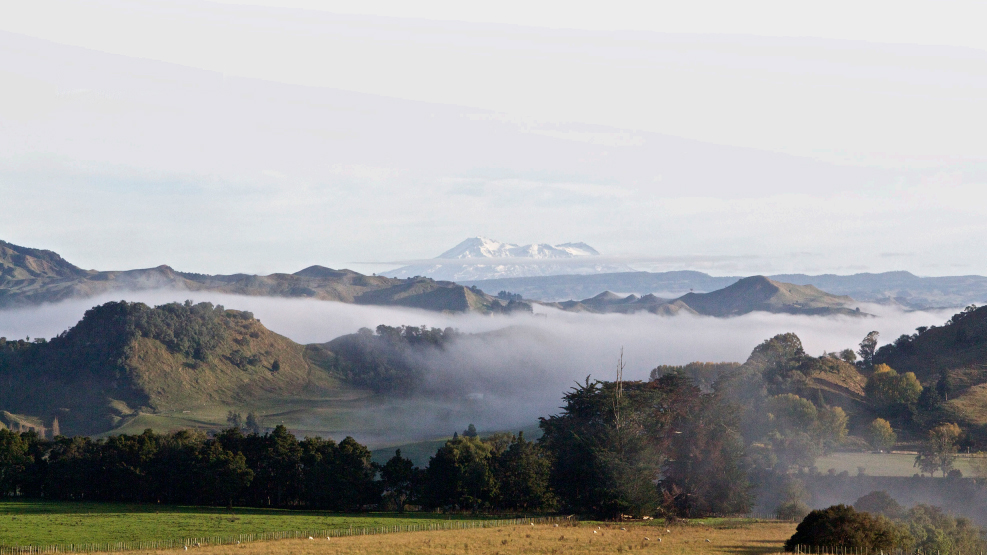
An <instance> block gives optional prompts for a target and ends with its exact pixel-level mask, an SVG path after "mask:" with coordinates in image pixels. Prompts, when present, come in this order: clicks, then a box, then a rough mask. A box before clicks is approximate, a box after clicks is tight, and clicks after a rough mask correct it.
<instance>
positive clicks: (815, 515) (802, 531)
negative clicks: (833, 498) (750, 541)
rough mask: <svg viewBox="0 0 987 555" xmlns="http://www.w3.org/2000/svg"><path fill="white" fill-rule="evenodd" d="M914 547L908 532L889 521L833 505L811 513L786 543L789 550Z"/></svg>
mask: <svg viewBox="0 0 987 555" xmlns="http://www.w3.org/2000/svg"><path fill="white" fill-rule="evenodd" d="M910 545H911V538H910V536H909V535H908V533H907V532H906V531H904V530H903V529H902V528H900V527H899V526H898V525H896V524H895V523H893V522H891V521H890V520H888V519H887V518H884V517H882V516H874V515H871V514H870V513H863V512H857V511H856V510H854V508H853V507H848V506H846V505H833V506H832V507H828V508H826V509H819V510H815V511H812V512H810V513H809V514H808V515H807V516H806V517H805V518H804V519H803V520H802V522H801V523H799V525H798V527H797V528H796V529H795V534H794V535H793V536H792V537H791V538H789V539H788V541H786V542H785V551H794V550H795V548H796V547H797V546H817V547H830V548H832V547H840V548H854V549H868V550H873V551H888V550H892V549H896V548H901V549H904V548H907V547H909V546H910Z"/></svg>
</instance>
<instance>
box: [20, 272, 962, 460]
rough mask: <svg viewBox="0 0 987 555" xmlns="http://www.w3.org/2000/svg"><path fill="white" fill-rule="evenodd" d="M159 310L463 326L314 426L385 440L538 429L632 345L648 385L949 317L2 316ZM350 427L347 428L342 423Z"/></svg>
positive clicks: (882, 313)
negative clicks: (778, 345)
mask: <svg viewBox="0 0 987 555" xmlns="http://www.w3.org/2000/svg"><path fill="white" fill-rule="evenodd" d="M121 298H123V299H126V300H129V301H141V302H145V303H148V304H151V305H156V304H162V303H165V302H171V301H179V302H180V301H184V300H186V299H192V300H194V301H195V302H201V301H209V302H213V303H216V304H222V305H224V306H225V307H227V308H233V309H238V310H249V311H251V312H253V313H254V315H255V316H256V317H257V318H258V319H259V320H260V321H261V322H262V323H263V324H264V325H265V326H267V327H268V328H269V329H271V330H273V331H275V332H277V333H280V334H282V335H285V336H287V337H289V338H291V339H292V340H294V341H296V342H299V343H322V342H326V341H329V340H331V339H333V338H336V337H338V336H340V335H344V334H348V333H354V332H356V331H357V330H358V329H360V328H361V327H367V328H371V329H373V328H375V327H376V326H377V325H379V324H387V325H390V326H399V325H414V326H419V325H425V326H430V327H441V328H445V327H453V328H456V329H458V330H460V331H461V332H463V333H466V334H472V335H467V336H465V337H461V338H459V339H457V340H456V341H454V342H452V343H451V344H450V345H448V346H447V347H446V349H445V350H443V351H434V352H430V353H426V354H424V355H422V356H423V357H424V358H423V360H422V361H421V362H422V363H423V364H425V365H426V366H427V367H428V368H430V369H431V370H430V373H429V375H428V376H427V378H426V383H425V385H424V387H423V389H422V391H421V393H419V394H417V395H414V396H407V395H406V396H403V397H401V396H398V397H397V398H391V399H377V400H375V401H373V402H372V403H371V406H369V407H367V408H366V409H360V410H358V411H357V415H358V417H357V418H353V419H348V420H349V421H350V422H359V425H349V424H336V425H330V424H329V423H327V422H312V423H311V426H307V427H308V428H310V429H312V430H327V429H331V430H332V432H333V433H332V435H333V436H334V437H343V436H344V435H347V434H349V435H353V436H354V437H357V438H358V439H361V440H363V441H366V442H368V443H370V444H376V445H384V444H388V443H398V442H401V441H408V440H414V439H423V438H430V437H435V436H436V435H445V434H451V433H452V432H453V431H454V430H462V429H463V428H464V427H465V426H466V425H467V424H469V423H470V422H472V423H475V424H476V425H477V427H478V428H479V429H480V430H481V431H484V430H485V431H493V430H504V429H519V428H521V427H525V426H531V425H532V424H534V423H535V422H536V421H537V418H538V417H539V416H547V415H549V414H552V413H554V412H555V411H556V410H557V407H558V406H559V404H560V400H561V396H562V394H563V393H564V391H566V390H568V389H569V388H570V387H571V386H572V385H573V383H574V382H575V381H580V382H582V381H583V380H584V379H585V378H586V376H587V375H591V376H592V377H593V378H597V379H612V378H613V376H614V371H615V366H616V362H617V358H618V356H619V355H620V352H621V349H623V352H624V361H625V363H626V369H625V371H624V375H625V379H632V380H634V379H647V378H648V374H649V372H650V370H651V369H652V368H654V367H655V366H657V365H660V364H685V363H688V362H692V361H709V362H720V361H737V362H743V361H744V360H746V359H747V356H748V355H749V354H750V352H751V350H752V349H753V348H754V347H755V346H757V345H758V344H759V343H760V342H762V341H764V340H765V339H767V338H770V337H772V336H774V335H776V334H779V333H786V332H794V333H796V334H798V336H799V337H800V338H801V339H802V342H803V344H804V346H805V349H806V351H807V352H808V353H810V354H812V355H820V354H822V353H823V351H838V350H841V349H844V348H848V347H852V348H856V346H857V344H858V343H859V342H860V340H861V339H862V338H863V337H864V336H865V335H866V334H867V333H868V332H870V331H871V330H878V331H880V332H881V339H882V340H883V341H882V343H883V342H888V341H892V340H894V338H896V337H898V336H899V335H901V334H903V333H911V332H912V331H914V329H915V328H916V327H918V326H923V325H924V326H928V325H939V324H942V323H943V322H944V321H945V320H946V319H948V318H949V316H951V311H945V312H902V311H900V310H896V309H889V308H887V307H881V306H876V305H869V306H868V305H861V309H862V310H864V311H866V312H870V313H872V314H875V315H876V316H875V317H873V318H851V317H842V316H841V317H821V316H795V315H788V314H767V313H753V314H748V315H745V316H739V317H734V318H712V317H705V316H691V315H680V316H675V317H660V316H655V315H652V314H647V313H642V314H633V315H622V314H605V315H601V314H585V313H567V312H561V311H557V310H553V309H545V308H539V309H538V311H537V312H538V313H537V314H536V315H516V316H482V315H477V314H441V313H436V312H427V311H422V310H413V309H403V308H390V307H374V306H359V305H351V304H344V303H336V302H326V301H313V300H300V299H281V298H270V297H242V296H234V295H224V294H215V293H199V292H195V293H193V292H188V291H152V292H139V293H119V292H118V293H116V294H113V295H109V296H106V297H102V298H93V299H86V300H72V301H67V302H63V303H58V304H48V305H42V306H38V307H32V308H24V309H16V310H5V311H0V336H5V337H8V338H23V337H27V336H30V337H32V338H34V337H52V336H55V335H57V334H58V333H61V332H62V331H64V330H66V329H68V328H69V327H71V326H73V325H74V324H75V323H76V322H78V321H79V319H81V318H82V316H83V314H84V312H85V311H86V310H87V309H89V308H91V307H92V306H95V305H97V304H101V303H103V302H107V301H110V300H120V299H121ZM340 426H341V427H340Z"/></svg>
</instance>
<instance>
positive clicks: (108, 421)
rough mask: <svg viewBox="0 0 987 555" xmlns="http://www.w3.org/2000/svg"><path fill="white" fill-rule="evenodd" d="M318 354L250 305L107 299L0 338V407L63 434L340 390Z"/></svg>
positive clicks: (102, 429)
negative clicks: (32, 330)
mask: <svg viewBox="0 0 987 555" xmlns="http://www.w3.org/2000/svg"><path fill="white" fill-rule="evenodd" d="M318 354H319V353H315V352H310V351H309V350H308V349H306V347H305V346H302V345H299V344H297V343H294V342H293V341H291V340H289V339H287V338H285V337H283V336H280V335H278V334H276V333H273V332H271V331H270V330H268V329H267V328H265V327H264V326H263V325H262V324H261V323H260V322H259V321H258V320H256V319H255V318H254V317H253V315H252V314H250V313H249V312H240V311H236V310H226V309H224V308H223V307H221V306H213V305H211V304H209V303H200V304H197V305H193V304H191V303H188V302H187V303H185V304H178V303H172V304H168V305H162V306H160V307H156V308H151V307H149V306H147V305H145V304H143V303H127V302H111V303H107V304H104V305H101V306H98V307H95V308H93V309H90V310H89V311H87V312H86V315H85V317H84V318H83V319H82V320H81V321H80V322H79V323H78V324H77V325H75V326H74V327H72V328H71V329H69V330H67V331H66V332H64V333H62V334H60V335H59V336H57V337H55V338H53V339H51V340H50V341H44V340H35V342H32V343H28V342H26V341H23V340H18V341H6V340H0V383H2V391H0V408H2V409H3V410H6V411H9V412H10V413H12V414H14V415H31V416H30V417H26V416H25V417H23V419H25V420H30V421H35V422H42V423H43V426H44V427H45V428H48V429H51V428H55V427H58V428H60V430H61V432H62V433H69V434H72V433H77V434H93V433H99V432H103V431H106V430H109V429H113V428H116V427H118V426H121V425H123V424H125V423H126V421H128V420H131V419H133V418H135V417H137V416H138V415H140V414H154V413H161V412H168V411H182V410H188V409H190V408H192V407H196V406H201V405H223V406H231V407H234V406H240V405H245V404H250V403H255V402H259V401H264V400H267V399H280V398H284V397H289V396H294V395H300V394H324V393H327V392H329V391H331V390H335V389H339V388H340V387H341V384H340V383H339V381H338V380H336V379H335V378H333V377H332V376H331V375H330V374H329V372H328V371H326V370H325V368H323V367H322V366H320V365H319V360H320V359H319V357H318V356H317V355H318ZM56 421H57V422H58V424H57V425H56V424H55V422H56ZM22 427H23V426H22Z"/></svg>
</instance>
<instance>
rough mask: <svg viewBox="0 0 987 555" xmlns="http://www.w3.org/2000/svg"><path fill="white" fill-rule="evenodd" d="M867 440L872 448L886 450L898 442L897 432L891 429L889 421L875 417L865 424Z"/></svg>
mask: <svg viewBox="0 0 987 555" xmlns="http://www.w3.org/2000/svg"><path fill="white" fill-rule="evenodd" d="M867 441H868V443H870V444H871V446H872V447H873V448H874V449H878V450H881V451H886V450H888V449H891V448H892V447H894V444H895V443H897V442H898V434H896V433H894V430H893V429H891V423H890V422H888V421H887V420H885V419H883V418H875V419H874V420H873V421H872V422H871V423H870V425H868V426H867Z"/></svg>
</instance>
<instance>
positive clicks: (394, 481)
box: [380, 449, 424, 512]
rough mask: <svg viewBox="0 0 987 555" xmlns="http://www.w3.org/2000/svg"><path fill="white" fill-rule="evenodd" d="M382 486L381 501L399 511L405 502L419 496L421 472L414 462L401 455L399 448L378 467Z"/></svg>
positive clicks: (402, 510)
mask: <svg viewBox="0 0 987 555" xmlns="http://www.w3.org/2000/svg"><path fill="white" fill-rule="evenodd" d="M380 476H381V482H382V484H381V485H382V487H383V502H384V504H385V505H390V506H392V507H393V508H395V509H397V510H398V511H399V512H404V507H405V504H407V503H408V502H413V501H415V500H417V498H419V497H421V491H420V490H421V487H422V485H423V480H424V476H423V472H422V471H421V470H419V469H418V468H415V463H413V462H411V460H409V459H406V458H404V457H402V456H401V450H400V449H398V450H396V451H395V452H394V456H393V457H391V458H390V460H388V461H387V462H386V463H385V464H384V466H382V467H381V469H380Z"/></svg>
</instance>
